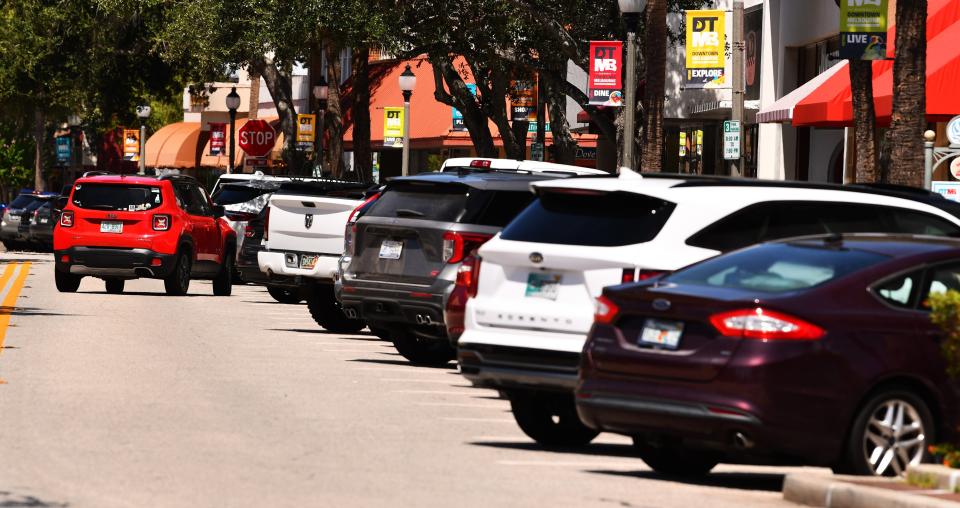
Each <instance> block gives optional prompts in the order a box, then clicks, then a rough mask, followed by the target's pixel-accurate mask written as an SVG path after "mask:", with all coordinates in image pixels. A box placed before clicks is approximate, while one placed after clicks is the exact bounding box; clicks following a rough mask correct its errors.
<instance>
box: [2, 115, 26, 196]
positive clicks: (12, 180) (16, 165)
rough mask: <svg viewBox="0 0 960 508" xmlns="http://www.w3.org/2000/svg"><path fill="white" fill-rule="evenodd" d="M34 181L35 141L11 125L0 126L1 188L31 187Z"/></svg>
mask: <svg viewBox="0 0 960 508" xmlns="http://www.w3.org/2000/svg"><path fill="white" fill-rule="evenodd" d="M32 179H33V141H32V140H30V139H29V138H28V137H26V136H24V135H22V134H18V133H17V131H16V130H15V129H13V128H12V127H11V126H10V125H6V126H2V125H0V188H3V189H6V190H10V189H18V188H21V187H29V186H30V184H31V181H32ZM6 198H7V196H0V199H6Z"/></svg>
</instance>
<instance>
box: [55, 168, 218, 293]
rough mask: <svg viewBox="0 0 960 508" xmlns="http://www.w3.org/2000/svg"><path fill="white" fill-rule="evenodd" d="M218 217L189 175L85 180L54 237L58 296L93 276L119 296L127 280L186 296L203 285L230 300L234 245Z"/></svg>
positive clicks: (78, 185) (74, 193)
mask: <svg viewBox="0 0 960 508" xmlns="http://www.w3.org/2000/svg"><path fill="white" fill-rule="evenodd" d="M223 214H224V211H223V208H222V207H219V206H215V205H213V203H211V201H210V198H209V197H208V196H207V194H206V191H204V190H203V188H202V187H201V186H200V184H199V183H198V182H197V181H196V180H194V179H193V178H190V177H187V176H179V175H168V176H161V177H158V178H154V177H143V176H126V175H103V174H98V175H89V176H84V177H82V178H80V179H78V180H77V181H76V183H75V184H74V185H73V190H72V193H71V195H70V201H69V203H68V204H67V205H66V207H65V208H64V210H63V212H62V213H61V214H60V221H59V223H58V225H57V227H56V228H55V229H54V233H53V248H54V258H55V261H56V284H57V289H58V290H60V291H61V292H75V291H76V290H77V288H78V287H79V286H80V281H81V279H82V278H83V277H85V276H93V277H98V278H101V279H103V280H104V281H105V283H106V289H107V292H109V293H121V292H123V286H124V282H125V281H126V280H129V279H135V278H138V277H148V278H157V279H163V282H164V287H165V289H166V292H167V294H169V295H183V294H186V293H187V290H188V289H189V286H190V280H191V279H193V278H200V279H212V280H213V293H214V294H215V295H218V296H228V295H230V293H231V291H232V278H233V262H234V250H235V249H236V245H237V238H236V234H235V233H234V232H233V230H232V229H230V227H229V226H228V225H227V223H226V221H225V220H223Z"/></svg>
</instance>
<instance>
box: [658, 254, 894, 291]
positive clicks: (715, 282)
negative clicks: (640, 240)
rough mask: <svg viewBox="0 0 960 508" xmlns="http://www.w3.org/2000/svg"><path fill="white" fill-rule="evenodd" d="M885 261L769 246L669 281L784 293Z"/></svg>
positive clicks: (875, 257)
mask: <svg viewBox="0 0 960 508" xmlns="http://www.w3.org/2000/svg"><path fill="white" fill-rule="evenodd" d="M885 259H887V256H883V255H881V254H875V253H872V252H864V251H858V250H850V249H834V248H821V247H810V246H800V245H791V244H767V245H760V246H757V247H754V248H752V249H747V250H745V251H740V252H735V253H733V254H728V255H725V256H719V257H716V258H713V259H711V260H709V261H705V262H703V263H700V264H698V265H694V266H692V267H690V268H687V269H685V270H681V271H679V272H676V273H675V274H673V275H671V276H669V277H667V278H666V279H665V280H667V281H669V282H672V283H677V284H693V285H697V286H713V287H725V288H735V289H748V290H751V291H760V292H764V293H783V292H787V291H796V290H798V289H806V288H811V287H814V286H818V285H820V284H823V283H825V282H828V281H831V280H834V279H837V278H839V277H843V276H844V275H847V274H849V273H853V272H854V271H857V270H860V269H863V268H866V267H868V266H871V265H873V264H876V263H879V262H881V261H883V260H885Z"/></svg>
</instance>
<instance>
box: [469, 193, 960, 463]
mask: <svg viewBox="0 0 960 508" xmlns="http://www.w3.org/2000/svg"><path fill="white" fill-rule="evenodd" d="M533 187H534V188H535V189H536V192H537V195H538V199H537V201H535V202H534V203H533V204H532V205H530V207H528V208H527V209H526V210H525V211H524V212H522V213H521V214H520V215H519V216H518V217H517V218H516V219H515V220H514V221H513V222H512V223H511V224H509V225H508V226H507V227H506V228H505V229H504V230H503V232H502V233H501V234H500V236H498V237H497V238H494V239H493V240H491V241H489V242H487V243H486V244H485V245H483V246H482V247H481V248H480V250H479V254H480V258H481V259H482V261H481V262H480V263H479V265H478V266H477V269H479V286H478V288H477V289H476V297H475V298H472V299H470V300H468V302H467V306H466V316H465V322H466V327H465V328H466V330H465V331H464V333H463V335H462V336H461V337H460V340H459V355H458V359H459V362H460V370H461V372H462V373H463V374H464V376H466V377H467V378H468V379H469V380H470V381H472V382H473V383H474V384H476V385H478V386H483V387H489V388H494V389H498V390H501V391H503V392H504V393H505V394H506V395H507V396H508V397H509V398H510V401H511V407H512V409H513V415H514V418H515V419H516V421H517V423H518V424H519V426H520V428H521V429H522V430H523V431H524V432H525V433H526V434H527V435H528V436H530V437H531V438H533V439H534V440H536V441H537V442H539V443H541V444H544V445H577V444H584V443H587V442H589V441H591V440H592V439H593V438H594V437H595V436H596V431H595V430H594V429H592V428H589V427H586V426H585V425H584V424H583V423H582V422H581V421H580V420H579V419H578V418H577V414H576V411H575V406H574V400H573V389H574V387H575V386H576V383H577V366H578V365H579V363H580V352H581V350H582V349H583V345H584V341H585V340H586V334H587V332H588V331H589V329H590V326H591V325H592V324H593V315H592V312H591V310H592V308H593V299H594V298H596V297H597V296H599V295H600V292H601V290H602V289H603V287H604V286H609V285H614V284H618V283H622V282H631V281H642V280H645V279H649V278H652V277H656V276H658V275H661V274H663V273H665V272H670V271H673V270H677V269H679V268H682V267H684V266H687V265H690V264H692V263H695V262H697V261H701V260H703V259H706V258H710V257H713V256H715V255H717V254H719V253H721V252H727V251H731V250H735V249H738V248H741V247H744V246H747V245H751V244H754V243H757V242H760V241H766V240H772V239H779V238H785V237H792V236H798V235H810V234H824V233H847V232H892V233H917V234H929V235H939V236H957V235H960V218H958V217H960V204H957V203H954V202H951V201H948V200H946V199H943V198H941V197H940V196H938V195H934V194H931V193H927V192H925V191H919V192H918V191H913V190H904V189H896V188H882V189H874V188H865V187H855V186H833V185H816V184H805V183H789V182H769V181H756V180H739V179H724V178H701V179H697V178H683V177H678V176H676V175H673V176H669V175H665V176H661V177H656V178H655V177H652V176H647V177H644V178H636V177H627V178H585V179H567V180H559V181H551V182H539V183H534V184H533Z"/></svg>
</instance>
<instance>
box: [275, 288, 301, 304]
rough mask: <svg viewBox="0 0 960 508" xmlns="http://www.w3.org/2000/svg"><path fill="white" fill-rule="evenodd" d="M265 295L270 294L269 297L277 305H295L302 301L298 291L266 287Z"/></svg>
mask: <svg viewBox="0 0 960 508" xmlns="http://www.w3.org/2000/svg"><path fill="white" fill-rule="evenodd" d="M267 293H270V296H271V297H272V298H273V299H274V300H276V301H277V302H279V303H285V304H288V305H296V304H298V303H300V302H302V301H303V297H302V296H300V291H298V290H296V289H285V288H278V287H270V286H267Z"/></svg>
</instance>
